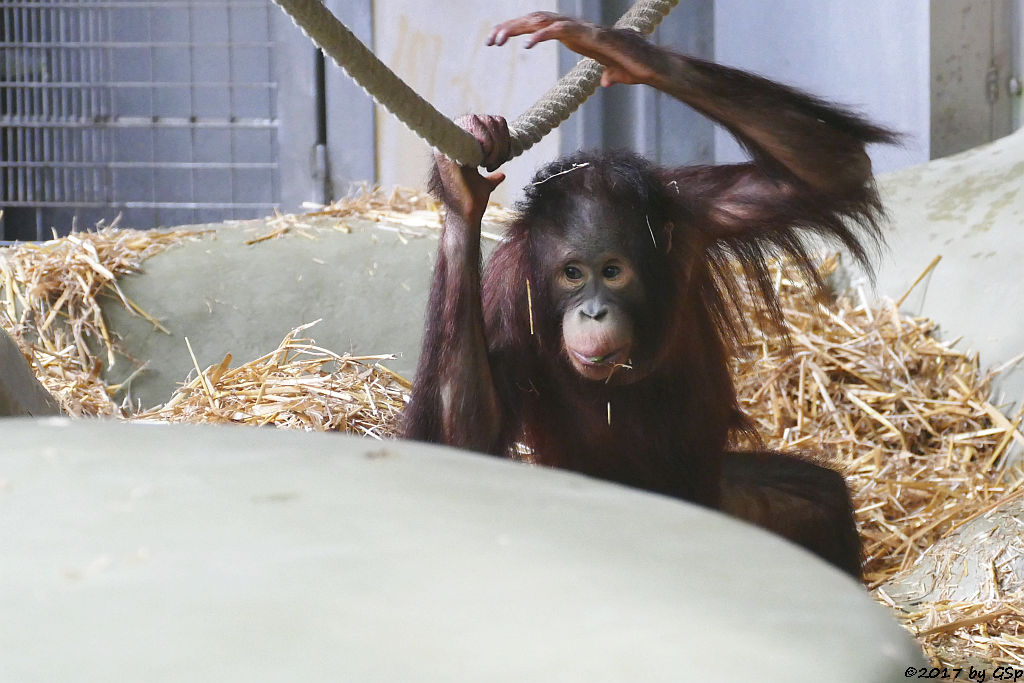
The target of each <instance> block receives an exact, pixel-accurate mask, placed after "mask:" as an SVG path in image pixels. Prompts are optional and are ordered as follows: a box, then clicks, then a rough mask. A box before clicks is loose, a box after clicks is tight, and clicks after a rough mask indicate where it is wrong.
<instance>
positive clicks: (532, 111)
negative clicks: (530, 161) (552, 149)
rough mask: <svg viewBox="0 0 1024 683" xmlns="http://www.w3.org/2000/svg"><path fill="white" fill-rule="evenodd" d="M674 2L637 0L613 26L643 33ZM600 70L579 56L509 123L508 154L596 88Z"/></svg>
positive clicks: (529, 141) (537, 136) (521, 148)
mask: <svg viewBox="0 0 1024 683" xmlns="http://www.w3.org/2000/svg"><path fill="white" fill-rule="evenodd" d="M678 4H679V0H640V1H639V2H637V3H636V4H635V5H633V7H631V8H630V9H629V11H628V12H626V13H625V14H623V15H622V18H621V19H619V20H618V21H617V22H615V26H616V28H631V29H633V30H634V31H639V32H640V33H643V34H644V35H647V34H649V33H651V32H652V31H654V29H655V28H656V27H657V26H658V24H660V23H661V20H662V19H664V18H665V15H667V14H668V13H669V12H670V11H672V8H673V7H675V6H676V5H678ZM603 71H604V67H603V66H601V65H600V64H598V63H597V62H595V61H594V60H593V59H590V58H586V57H585V58H583V59H581V60H580V61H579V62H577V63H576V66H574V67H573V68H572V69H570V70H569V73H567V74H566V75H565V76H563V77H562V78H561V79H560V80H559V81H558V83H555V85H554V86H552V88H551V89H550V90H548V91H547V92H546V93H544V95H543V96H541V98H540V99H539V100H537V101H536V102H535V103H534V105H533V106H532V107H530V108H529V109H527V110H526V111H525V112H523V113H522V114H521V115H520V116H519V118H517V119H516V120H515V121H513V122H512V123H510V124H509V131H510V133H511V135H512V156H514V157H517V156H519V155H520V154H522V153H523V152H525V151H526V150H528V149H530V148H531V147H533V146H534V145H535V144H537V143H538V142H540V139H541V138H543V137H544V136H545V135H547V134H548V133H550V132H551V131H552V130H553V129H554V128H557V127H558V125H559V124H561V123H562V121H565V120H566V119H567V118H569V116H571V115H572V113H573V112H574V111H576V110H577V109H579V106H580V105H581V104H583V103H584V102H585V101H586V99H587V98H588V97H590V96H591V95H593V94H594V91H596V90H597V86H598V85H600V83H601V73H602V72H603Z"/></svg>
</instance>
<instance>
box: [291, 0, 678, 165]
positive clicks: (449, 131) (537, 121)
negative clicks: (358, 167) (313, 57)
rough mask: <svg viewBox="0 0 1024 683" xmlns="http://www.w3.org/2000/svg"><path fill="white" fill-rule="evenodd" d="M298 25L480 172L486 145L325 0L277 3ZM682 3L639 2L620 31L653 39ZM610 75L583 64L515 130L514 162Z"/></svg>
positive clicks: (415, 126) (435, 142)
mask: <svg viewBox="0 0 1024 683" xmlns="http://www.w3.org/2000/svg"><path fill="white" fill-rule="evenodd" d="M274 2H275V3H276V4H277V5H278V6H280V7H281V9H283V10H284V11H285V12H286V13H287V14H288V16H290V17H291V19H292V21H293V22H295V25H296V26H298V27H299V28H300V29H301V30H302V32H303V33H305V34H306V35H307V36H309V37H310V39H311V40H312V41H313V42H314V43H315V44H316V45H317V46H318V47H319V48H320V49H321V50H323V51H324V54H326V55H328V56H329V57H330V58H331V59H333V60H334V61H335V62H336V63H337V64H338V66H340V67H341V68H342V69H344V70H345V71H346V72H347V73H348V75H349V76H351V77H352V78H353V79H354V80H355V81H356V83H358V84H359V85H361V86H362V87H363V89H364V90H366V92H367V93H369V94H370V96H371V97H373V99H375V100H376V101H377V102H378V103H380V104H381V106H383V107H384V108H385V109H387V110H388V111H389V112H391V113H392V114H394V115H395V117H397V118H398V119H399V120H400V121H401V122H402V123H404V124H405V125H406V126H408V127H409V129H410V130H412V132H414V133H416V135H418V136H420V137H421V138H423V139H424V140H426V141H427V143H428V144H430V145H431V146H432V147H433V148H435V149H437V150H438V151H440V152H441V153H443V154H444V155H446V156H448V157H450V158H452V159H454V160H455V161H458V162H459V163H460V164H466V165H472V166H478V165H479V164H480V162H481V161H482V160H483V154H482V152H481V151H480V143H478V142H477V141H476V138H474V137H473V136H472V135H470V134H469V133H467V132H466V131H464V130H463V129H462V128H459V126H458V125H456V124H455V122H453V121H452V120H451V119H449V118H448V117H447V116H445V115H444V114H442V113H441V112H439V111H438V110H437V109H436V108H434V106H433V105H431V104H430V103H429V102H427V101H426V100H424V99H423V98H422V97H420V96H419V95H418V94H416V92H415V91H414V90H413V89H412V88H410V87H409V86H408V85H407V84H406V83H405V82H404V81H403V80H402V79H400V78H399V77H398V76H396V75H395V73H394V72H393V71H391V69H389V68H388V67H387V66H385V65H384V63H383V62H381V61H380V60H379V59H377V57H376V56H375V55H374V54H373V53H372V52H370V50H368V49H367V47H366V46H365V45H363V44H362V42H360V40H359V39H358V38H356V36H355V34H353V33H352V32H351V31H350V30H348V28H347V27H346V26H345V25H344V24H342V23H341V22H340V21H338V19H337V17H335V16H334V15H333V14H332V13H331V11H330V10H329V9H327V8H326V7H325V6H324V4H323V2H322V0H274ZM677 4H679V0H638V2H637V3H636V4H635V5H634V6H633V7H632V8H631V9H630V10H629V11H628V12H626V13H625V14H624V15H623V16H622V18H621V19H619V21H618V22H616V24H615V26H616V27H618V28H631V29H634V30H636V31H640V32H641V33H644V34H649V33H651V31H653V30H654V28H655V27H656V26H657V25H658V24H660V23H661V20H662V19H663V18H664V17H665V15H666V14H668V13H669V11H670V10H671V9H672V8H673V7H675V6H676V5H677ZM603 69H604V67H602V66H601V65H600V64H598V63H597V62H595V61H594V60H592V59H587V58H584V59H581V60H580V61H579V63H578V64H576V66H574V67H573V68H572V70H570V71H569V73H567V74H566V75H565V76H563V77H562V79H561V80H559V81H558V83H557V84H555V86H554V87H553V88H551V90H549V91H548V92H547V93H545V94H544V96H543V97H541V98H540V99H539V100H537V102H536V103H535V104H534V105H533V106H532V107H530V109H528V110H527V111H526V112H525V113H523V114H522V115H521V116H520V117H519V118H517V119H515V120H514V121H513V122H512V123H511V124H510V125H509V132H510V134H511V136H512V156H519V155H520V154H522V153H523V152H524V151H526V150H528V149H529V148H530V147H532V146H533V145H534V144H536V143H537V142H538V141H539V140H540V139H541V138H543V137H544V136H545V135H547V134H548V133H550V132H551V131H552V130H553V129H554V128H555V127H557V126H558V124H560V123H561V122H562V121H564V120H565V119H567V118H569V115H570V114H572V113H573V112H574V111H576V109H577V108H578V107H579V106H580V105H581V104H582V103H583V102H584V100H586V99H587V98H588V97H590V96H591V95H592V94H594V91H595V90H597V86H598V85H599V84H600V82H601V72H602V70H603Z"/></svg>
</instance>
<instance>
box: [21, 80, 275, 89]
mask: <svg viewBox="0 0 1024 683" xmlns="http://www.w3.org/2000/svg"><path fill="white" fill-rule="evenodd" d="M93 86H100V87H107V88H230V87H235V88H249V89H259V90H276V89H277V83H259V82H250V83H232V82H231V81H198V82H194V83H190V82H185V81H182V82H179V83H175V82H173V81H158V82H156V83H146V82H144V81H104V80H97V81H81V80H76V81H66V82H63V83H37V82H35V81H30V80H17V79H15V80H11V81H7V82H5V83H4V87H5V88H8V87H10V88H14V87H17V88H23V89H25V90H31V89H33V88H36V89H39V88H46V89H50V88H52V89H54V90H60V89H63V90H79V89H82V88H91V87H93Z"/></svg>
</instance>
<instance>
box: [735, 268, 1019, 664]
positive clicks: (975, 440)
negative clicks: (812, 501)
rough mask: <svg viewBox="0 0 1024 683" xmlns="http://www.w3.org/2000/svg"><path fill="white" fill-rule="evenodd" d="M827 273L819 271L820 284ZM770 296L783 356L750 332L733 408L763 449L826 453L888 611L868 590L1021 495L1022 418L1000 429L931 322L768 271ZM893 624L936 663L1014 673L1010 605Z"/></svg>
mask: <svg viewBox="0 0 1024 683" xmlns="http://www.w3.org/2000/svg"><path fill="white" fill-rule="evenodd" d="M835 267H836V260H835V259H834V258H833V259H829V260H827V261H826V262H825V263H824V264H823V266H822V268H823V274H824V275H826V276H827V275H828V274H830V273H831V272H832V271H833V270H834V269H835ZM776 286H777V289H778V291H779V292H780V300H781V301H782V304H783V309H784V312H785V314H786V319H787V321H788V332H789V338H790V340H791V343H792V346H791V347H787V344H786V340H785V339H784V338H783V337H782V336H781V335H778V334H770V333H766V332H764V331H762V330H753V331H752V339H751V340H750V342H749V343H748V345H747V349H748V351H750V353H749V354H747V355H745V356H744V357H742V358H740V359H738V360H736V361H735V363H734V375H735V377H736V383H737V389H738V391H739V395H740V400H741V405H742V406H743V408H744V409H745V410H746V411H747V413H748V414H749V415H750V416H751V417H752V418H753V419H754V421H755V422H756V423H757V425H758V427H759V429H760V430H761V432H762V435H763V436H764V438H765V441H766V444H767V445H768V446H769V447H771V448H777V449H779V450H789V451H808V452H816V453H823V454H829V455H831V456H832V458H833V461H834V464H835V466H836V467H837V469H840V470H841V471H843V472H844V473H845V474H846V477H847V482H848V484H849V486H850V489H851V492H852V494H853V498H854V504H855V506H856V507H857V522H858V526H859V528H860V533H861V539H862V541H863V544H864V554H865V565H864V573H865V580H866V583H867V584H868V586H869V588H873V589H876V597H877V598H878V599H879V600H880V601H882V602H884V603H885V604H888V605H889V606H890V607H893V608H894V609H895V605H894V604H893V603H892V602H891V601H890V600H888V599H887V597H886V596H885V593H884V591H879V590H877V588H878V587H879V586H880V584H882V583H883V582H884V581H886V580H888V579H890V578H892V577H893V576H894V575H895V574H897V573H898V572H899V571H900V570H902V569H905V568H906V567H908V566H910V565H911V564H913V562H914V561H915V560H917V558H919V557H920V556H921V554H922V552H924V551H925V550H926V549H927V548H929V547H930V546H931V545H932V544H933V543H935V542H936V541H937V540H939V539H940V538H942V537H944V536H946V535H948V534H949V533H951V532H952V531H953V530H955V529H956V528H958V527H959V526H960V525H962V524H964V523H965V522H966V521H968V520H970V519H972V518H973V517H975V516H976V515H977V514H979V511H984V510H986V509H989V508H994V507H996V506H997V505H998V504H999V503H1000V502H1002V501H1004V500H1006V499H1007V498H1009V497H1010V496H1012V495H1014V494H1015V492H1017V491H1018V490H1019V489H1020V488H1021V485H1022V483H1024V479H1022V477H1021V472H1020V470H1019V469H1017V468H1011V467H1008V464H1007V455H1008V451H1009V450H1010V446H1011V444H1013V443H1017V444H1020V443H1022V442H1024V436H1022V435H1021V433H1020V431H1019V429H1018V428H1019V426H1020V423H1021V417H1022V414H1024V413H1018V414H1017V415H1016V416H1015V417H1014V418H1013V419H1012V420H1011V419H1008V418H1007V417H1006V416H1005V415H1004V414H1003V413H1002V411H1001V410H999V409H998V408H997V407H996V406H993V405H992V404H991V403H989V401H988V394H989V385H990V381H991V379H992V377H991V375H989V374H983V373H981V372H980V371H979V366H978V357H977V355H973V354H967V353H964V352H962V351H958V350H956V349H955V348H953V346H954V343H955V342H953V343H944V342H940V341H938V340H937V339H935V338H934V337H933V336H931V332H932V330H933V329H934V327H935V324H934V323H933V322H932V321H930V320H927V319H925V318H913V317H906V316H901V315H900V314H899V313H898V312H897V311H896V307H895V305H894V304H892V303H889V304H887V305H884V306H882V307H881V308H871V307H869V306H866V305H864V304H863V303H859V304H858V303H855V302H854V301H853V300H851V299H850V298H849V297H840V298H839V299H837V300H836V301H832V302H821V301H818V300H816V299H815V297H814V296H813V295H812V294H811V293H810V292H809V291H808V289H807V287H806V286H805V285H803V284H802V283H799V282H793V281H791V280H789V279H788V278H786V277H785V276H784V274H783V273H782V272H781V271H778V270H776ZM860 299H861V300H862V301H863V300H864V297H863V295H861V296H860ZM744 308H747V307H746V306H745V307H744ZM751 310H752V309H751ZM897 615H898V616H899V617H900V618H901V619H902V620H903V622H904V623H905V625H906V626H907V627H908V629H909V630H910V631H911V632H912V633H915V635H917V636H918V638H919V640H920V641H921V643H922V644H923V645H925V646H926V649H927V650H928V652H929V653H930V654H932V655H933V656H934V655H936V654H938V653H942V657H941V659H943V660H944V661H945V662H946V663H948V664H951V665H956V664H957V663H958V662H959V663H963V662H964V661H966V660H967V659H968V658H971V657H974V658H979V657H980V658H982V659H985V660H988V661H1013V662H1024V639H1021V638H1020V637H1019V636H1020V634H1019V631H1018V629H1019V628H1020V626H1021V623H1020V619H1021V613H1020V612H1018V610H1017V607H1015V606H1014V601H1013V600H1011V599H1009V598H1006V599H997V600H993V599H991V598H989V599H979V601H978V602H977V603H964V602H961V603H950V604H946V605H940V604H934V605H930V606H929V609H928V610H926V611H924V612H921V613H913V614H905V613H903V612H902V611H899V610H897ZM972 620H974V621H972ZM1000 657H1009V659H1006V660H1003V659H999V658H1000Z"/></svg>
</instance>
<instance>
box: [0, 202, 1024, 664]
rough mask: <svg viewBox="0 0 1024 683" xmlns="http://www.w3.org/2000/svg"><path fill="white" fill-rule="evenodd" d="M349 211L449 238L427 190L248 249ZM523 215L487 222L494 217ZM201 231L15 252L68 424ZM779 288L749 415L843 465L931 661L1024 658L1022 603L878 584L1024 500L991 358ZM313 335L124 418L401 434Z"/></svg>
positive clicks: (15, 305) (114, 236)
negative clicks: (146, 271)
mask: <svg viewBox="0 0 1024 683" xmlns="http://www.w3.org/2000/svg"><path fill="white" fill-rule="evenodd" d="M349 216H358V217H359V218H360V219H369V220H375V221H383V222H385V223H384V224H382V225H380V227H381V228H382V229H393V230H395V231H396V232H398V233H399V236H400V237H401V236H411V237H418V236H425V235H430V234H436V228H437V227H438V226H439V220H438V214H437V208H436V206H434V204H433V203H432V201H431V200H430V199H429V198H427V197H425V196H424V195H422V194H419V193H415V192H410V191H396V192H395V193H391V194H388V193H385V192H384V191H382V190H380V189H376V188H375V189H373V190H369V191H367V192H364V193H363V194H361V195H359V196H357V197H355V198H353V199H350V200H346V201H344V202H339V203H337V204H332V205H330V206H326V207H317V209H316V210H315V211H314V212H313V213H310V214H304V215H288V216H284V215H277V216H274V217H272V218H270V219H268V221H267V223H266V226H267V228H268V229H269V231H268V232H265V233H262V234H261V235H260V236H259V237H257V238H256V239H254V240H252V241H251V243H256V242H261V241H265V240H267V239H272V238H275V237H278V236H280V235H283V234H286V233H288V232H299V233H303V231H305V230H307V228H308V227H310V225H311V221H312V219H314V218H317V217H335V218H337V219H338V222H337V224H336V229H340V230H348V229H349V228H348V227H347V226H346V224H345V219H346V218H348V217H349ZM508 216H509V214H508V212H500V211H494V212H491V213H489V214H488V218H489V219H493V220H495V222H501V221H502V220H507V218H508ZM316 225H317V227H321V226H322V223H321V222H317V224H316ZM195 236H196V233H195V232H190V231H187V230H181V231H169V232H159V231H147V232H138V231H128V230H115V229H113V228H105V229H101V230H99V231H97V232H91V233H77V234H75V235H72V236H71V237H67V238H62V239H60V240H54V241H51V242H46V243H43V244H25V245H20V246H18V247H14V248H9V249H2V250H0V324H2V325H3V326H4V327H6V328H7V329H8V330H9V331H10V332H11V334H12V337H13V338H14V339H15V340H16V341H17V342H18V343H19V344H20V345H21V347H22V349H23V350H24V351H25V353H26V356H27V357H28V358H29V360H30V362H31V363H32V367H33V369H34V370H35V371H36V373H37V375H38V376H39V377H40V379H41V380H42V382H43V383H44V385H45V386H47V388H48V389H50V391H51V392H52V393H54V394H55V395H56V396H57V397H58V398H59V400H60V401H61V405H62V407H63V408H64V409H65V410H66V411H67V412H68V413H70V414H73V415H110V414H117V413H118V411H117V408H116V406H114V404H113V403H112V402H111V400H110V396H111V395H113V392H114V391H115V390H116V387H105V386H103V384H102V383H101V381H100V379H99V377H100V369H101V366H102V362H103V360H102V358H97V357H96V354H95V353H93V352H92V351H91V350H90V349H94V348H96V349H101V351H102V352H103V353H102V354H101V355H105V356H106V360H107V362H113V357H114V351H115V350H116V340H115V339H112V338H111V335H110V334H109V332H108V330H107V329H106V326H105V323H104V320H103V317H102V315H101V313H100V307H99V305H98V304H97V297H98V296H99V295H101V294H103V295H106V296H108V297H112V298H113V299H116V300H117V301H119V302H120V305H124V306H126V307H128V308H129V309H131V310H134V311H135V312H136V313H138V314H139V315H144V316H145V313H144V312H143V311H141V310H139V308H138V306H136V305H134V303H133V302H131V301H129V300H127V298H126V297H125V296H124V295H123V293H122V292H121V291H120V289H119V288H118V287H117V281H116V278H117V277H118V276H121V275H124V274H126V273H131V272H137V271H138V270H139V269H140V264H141V262H142V261H144V260H145V259H146V258H148V257H149V256H151V255H152V254H154V253H157V252H159V251H161V250H163V249H166V248H167V247H168V246H170V245H172V244H174V243H175V242H177V241H179V240H182V239H189V238H194V237H195ZM307 236H309V237H311V238H313V237H315V235H314V234H313V233H312V232H311V233H310V234H309V235H307ZM835 266H836V263H835V260H829V261H827V262H826V263H825V264H824V266H823V268H824V271H825V272H826V274H827V273H828V272H831V270H832V269H834V268H835ZM776 284H777V288H778V290H779V292H780V299H781V300H782V302H783V307H784V310H785V313H786V316H787V319H788V320H789V330H788V331H789V338H790V340H791V342H792V346H787V343H786V340H785V339H783V338H782V337H781V336H780V335H778V334H773V333H769V332H765V331H761V330H757V329H755V330H752V334H751V339H750V341H749V342H748V343H747V345H746V348H747V350H748V351H749V353H748V354H746V355H744V356H743V357H742V358H740V359H738V360H737V361H736V362H735V364H734V372H735V376H736V381H737V388H738V390H739V393H740V397H741V401H742V405H743V407H744V409H745V410H746V411H747V412H748V413H749V414H750V415H751V417H752V418H753V420H754V421H755V422H756V424H757V425H758V427H759V428H760V429H761V431H762V432H763V434H764V437H765V440H766V442H767V445H768V446H769V447H772V448H778V449H780V450H800V451H809V452H819V453H827V454H832V455H833V456H834V460H835V463H836V466H837V468H839V469H842V470H844V471H845V473H846V474H847V480H848V482H849V484H850V487H851V489H852V491H853V494H854V498H855V502H856V505H857V516H858V523H859V525H860V529H861V535H862V538H863V541H864V548H865V554H866V564H865V575H866V580H867V583H868V586H869V588H871V589H873V590H874V591H875V595H876V597H877V598H878V599H879V600H880V601H881V602H884V603H886V604H888V605H890V607H892V608H893V610H894V611H895V612H896V613H897V615H898V616H899V617H901V618H902V619H903V621H904V623H905V624H906V625H907V627H908V628H909V629H910V630H911V631H912V632H913V633H915V634H916V635H917V636H918V639H919V641H920V642H921V643H922V645H923V646H924V647H925V649H926V651H927V652H929V653H930V654H931V655H933V656H934V657H936V659H937V660H940V661H943V662H945V663H948V664H950V665H954V666H956V665H958V664H962V663H964V662H967V661H982V662H999V663H1018V664H1019V663H1024V634H1022V633H1021V631H1020V629H1021V624H1022V621H1024V620H1022V609H1021V608H1019V607H1018V605H1019V604H1020V597H1021V596H1019V595H1016V594H1007V595H990V596H979V598H978V600H976V601H973V602H972V601H960V602H953V601H937V602H934V603H930V604H928V605H927V606H926V608H925V609H922V610H920V611H919V612H915V613H906V612H903V611H902V610H900V609H898V608H897V607H896V605H895V603H893V602H892V601H891V600H889V599H888V596H887V595H886V594H885V592H884V590H881V589H879V587H880V585H881V584H882V583H883V582H884V581H886V580H888V579H889V578H891V577H893V576H894V575H896V574H897V573H898V572H900V570H901V569H905V568H906V567H908V566H909V565H911V564H912V563H913V562H914V561H915V560H916V559H917V558H918V557H920V555H921V553H922V552H923V551H924V550H925V549H926V548H928V547H929V546H931V545H932V544H933V543H935V542H936V541H937V540H939V539H941V538H943V537H944V536H947V535H948V534H950V533H951V532H953V531H954V530H955V529H957V528H958V527H959V526H960V525H962V524H964V523H965V522H967V521H968V520H970V519H971V518H972V517H973V516H976V515H978V514H979V513H980V511H984V510H986V509H989V508H993V507H995V506H997V505H998V504H999V502H1000V501H1002V500H1004V499H1006V498H1008V497H1010V496H1013V495H1016V494H1017V493H1020V492H1021V482H1022V478H1021V476H1020V473H1019V472H1018V471H1017V470H1014V469H1012V468H1010V467H1008V466H1007V461H1008V453H1009V451H1010V449H1011V447H1012V446H1014V444H1021V443H1024V436H1022V434H1021V432H1020V431H1019V426H1020V423H1021V421H1022V417H1024V411H1022V412H1021V413H1018V414H1017V415H1015V416H1014V417H1013V418H1008V417H1007V416H1006V415H1004V413H1003V412H1002V411H1001V410H1000V409H999V408H998V406H994V405H992V404H991V403H990V402H989V400H988V393H989V384H990V380H991V377H990V376H989V375H987V374H984V373H982V372H980V370H979V365H978V358H977V357H976V356H974V355H970V354H966V353H964V352H961V351H958V350H956V349H955V348H954V345H953V344H952V343H943V342H940V341H938V340H936V339H935V338H934V337H932V336H931V333H932V331H933V328H934V324H933V323H932V322H931V321H929V320H926V319H923V318H913V317H904V316H901V315H899V314H898V313H897V311H896V306H895V305H892V304H890V305H887V306H883V307H881V308H878V309H876V308H872V307H870V306H867V305H866V304H865V303H864V297H863V295H861V296H860V301H859V302H855V301H854V300H851V299H849V298H840V299H838V300H836V301H830V302H822V301H819V300H816V299H815V298H814V297H813V296H811V295H810V293H809V292H808V291H807V289H806V287H805V286H804V285H802V284H801V283H798V282H793V281H790V280H789V279H788V278H787V277H785V275H784V272H783V271H781V270H778V271H777V272H776ZM753 310H754V309H753V308H751V311H753ZM751 311H746V313H750V315H748V316H747V317H748V318H752V317H754V316H753V313H752V312H751ZM151 322H153V324H154V325H157V326H159V323H158V322H157V321H155V320H151ZM304 329H305V327H302V328H299V329H297V330H294V331H293V332H292V333H291V334H289V335H288V336H287V337H286V338H285V339H284V340H283V341H282V343H281V345H280V346H279V348H278V349H276V350H274V351H272V352H271V353H269V354H267V355H265V356H262V357H261V358H257V359H255V360H252V361H250V362H247V363H244V364H242V365H240V366H238V367H236V368H233V369H232V368H230V362H231V357H230V356H227V357H226V358H225V359H224V361H223V362H222V363H220V364H219V365H216V366H211V367H210V368H206V369H205V370H202V371H199V368H197V373H198V374H197V375H196V376H194V377H193V378H191V379H190V380H188V381H186V383H185V385H184V386H183V387H182V388H181V389H180V390H178V392H176V394H175V395H174V397H173V398H172V399H171V400H170V401H169V402H168V403H167V404H166V405H165V406H162V407H161V408H158V409H155V410H152V411H149V412H147V413H145V414H143V415H138V416H134V417H133V416H127V417H129V418H130V419H140V420H162V421H189V422H239V423H245V424H254V425H261V424H274V425H278V426H282V427H288V428H301V429H317V430H319V429H338V430H349V431H354V432H356V433H360V434H365V435H369V436H373V437H378V438H380V437H386V436H390V435H393V434H394V431H395V427H396V424H397V416H398V414H399V412H400V410H401V407H402V405H403V403H404V401H405V399H406V397H407V395H408V392H409V383H408V382H407V381H406V380H404V379H402V378H401V377H398V376H397V375H394V374H393V373H391V372H389V371H388V370H386V369H385V368H383V367H382V366H380V365H379V361H382V360H386V357H380V356H370V357H358V358H355V357H346V356H339V355H337V354H334V353H332V352H331V351H328V350H326V349H323V348H320V347H317V346H316V345H315V344H314V343H313V342H312V340H310V339H305V338H299V334H300V332H302V331H303V330H304Z"/></svg>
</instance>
